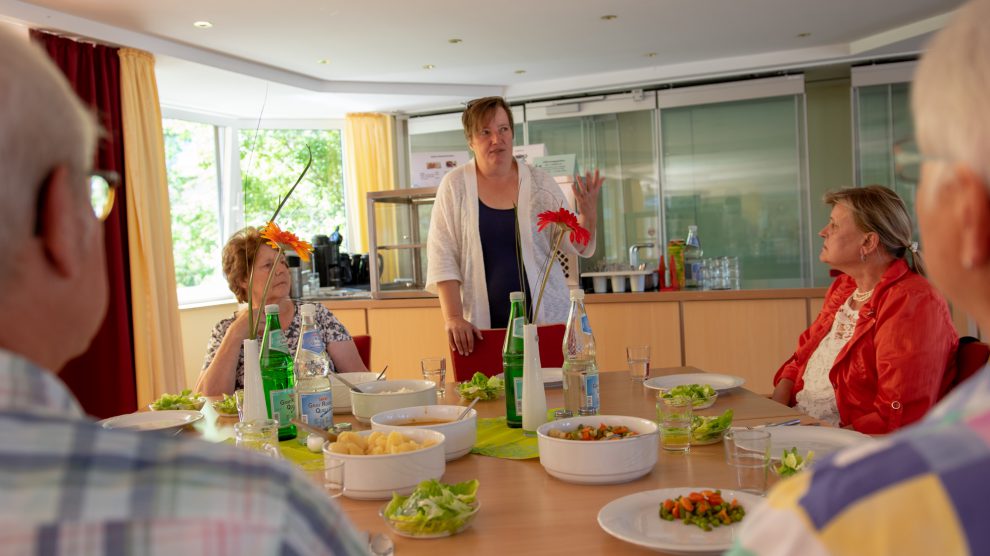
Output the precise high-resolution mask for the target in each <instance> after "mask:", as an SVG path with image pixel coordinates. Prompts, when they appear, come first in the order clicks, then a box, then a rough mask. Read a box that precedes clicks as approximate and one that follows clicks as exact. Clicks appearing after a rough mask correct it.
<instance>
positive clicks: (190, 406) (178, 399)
mask: <svg viewBox="0 0 990 556" xmlns="http://www.w3.org/2000/svg"><path fill="white" fill-rule="evenodd" d="M204 405H206V398H204V397H203V395H202V394H200V393H199V392H196V393H195V394H194V393H193V391H192V390H190V389H188V388H186V389H185V390H183V391H182V392H179V393H178V394H162V397H160V398H158V399H157V400H155V401H153V402H152V403H151V404H150V405H149V406H148V408H149V409H151V410H152V411H170V410H186V411H199V410H200V409H203V406H204Z"/></svg>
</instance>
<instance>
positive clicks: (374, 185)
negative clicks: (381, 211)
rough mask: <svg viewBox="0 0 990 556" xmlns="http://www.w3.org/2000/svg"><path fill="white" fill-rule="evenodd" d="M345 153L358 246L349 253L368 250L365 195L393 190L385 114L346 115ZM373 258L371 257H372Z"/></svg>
mask: <svg viewBox="0 0 990 556" xmlns="http://www.w3.org/2000/svg"><path fill="white" fill-rule="evenodd" d="M344 141H345V143H344V144H345V145H346V150H347V183H348V184H350V186H351V191H354V192H355V195H354V196H353V197H352V198H353V199H354V202H352V203H350V204H351V205H352V206H353V207H354V209H355V214H356V215H357V218H355V219H353V222H354V223H355V224H356V225H357V226H358V233H357V234H353V235H352V237H357V238H359V239H360V244H359V245H357V246H353V247H352V250H353V251H357V252H365V251H367V250H368V206H367V204H368V193H369V192H371V191H385V190H389V189H395V165H394V164H393V156H392V152H393V148H394V147H393V138H392V117H391V116H389V115H388V114H348V115H347V119H346V121H345V123H344ZM371 256H372V257H374V256H375V254H374V253H372V254H371Z"/></svg>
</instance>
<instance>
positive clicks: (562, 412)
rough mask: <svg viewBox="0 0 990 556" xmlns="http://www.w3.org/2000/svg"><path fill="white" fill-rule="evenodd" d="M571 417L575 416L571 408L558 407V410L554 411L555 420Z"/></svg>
mask: <svg viewBox="0 0 990 556" xmlns="http://www.w3.org/2000/svg"><path fill="white" fill-rule="evenodd" d="M571 417H574V412H573V411H571V410H570V409H558V410H557V411H554V412H553V420H554V421H559V420H561V419H570V418H571Z"/></svg>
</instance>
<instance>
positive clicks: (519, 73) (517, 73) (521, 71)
mask: <svg viewBox="0 0 990 556" xmlns="http://www.w3.org/2000/svg"><path fill="white" fill-rule="evenodd" d="M524 73H526V70H516V75H522V74H524Z"/></svg>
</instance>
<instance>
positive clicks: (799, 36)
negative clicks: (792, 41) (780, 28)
mask: <svg viewBox="0 0 990 556" xmlns="http://www.w3.org/2000/svg"><path fill="white" fill-rule="evenodd" d="M810 36H811V33H798V34H797V38H799V39H803V38H805V37H810Z"/></svg>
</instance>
